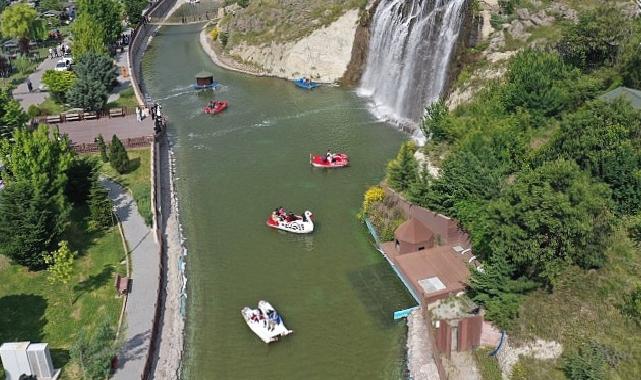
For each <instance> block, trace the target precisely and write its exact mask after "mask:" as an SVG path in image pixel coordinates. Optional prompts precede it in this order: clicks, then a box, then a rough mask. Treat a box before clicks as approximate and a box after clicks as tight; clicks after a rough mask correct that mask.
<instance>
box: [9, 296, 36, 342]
mask: <svg viewBox="0 0 641 380" xmlns="http://www.w3.org/2000/svg"><path fill="white" fill-rule="evenodd" d="M46 310H47V300H45V299H44V298H43V297H41V296H38V295H35V294H14V295H10V296H4V297H2V298H0V343H2V342H21V341H31V342H42V339H43V335H44V333H43V330H44V327H45V325H46V324H47V320H46V318H45V317H44V315H45V311H46Z"/></svg>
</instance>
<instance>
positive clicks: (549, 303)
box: [510, 232, 641, 380]
mask: <svg viewBox="0 0 641 380" xmlns="http://www.w3.org/2000/svg"><path fill="white" fill-rule="evenodd" d="M607 255H608V259H609V261H608V263H607V264H606V266H605V267H604V268H602V269H599V270H590V271H584V270H581V269H578V268H571V269H569V270H567V271H566V272H565V273H564V274H562V275H561V276H560V278H559V280H558V283H556V284H555V287H554V290H553V291H552V292H551V293H548V292H545V291H537V292H534V293H532V294H531V295H529V296H528V297H527V298H526V300H525V302H524V304H523V305H522V307H521V310H520V317H519V318H518V319H517V320H516V322H515V328H513V331H511V332H510V335H511V338H512V339H513V341H518V340H526V339H531V338H533V337H540V338H543V339H547V340H555V341H557V342H560V343H561V344H562V345H563V347H564V350H566V351H568V350H570V351H573V350H576V348H577V347H578V346H579V345H581V344H582V343H584V342H589V341H592V342H597V343H599V344H601V345H604V346H606V347H608V348H609V349H611V350H614V351H615V352H616V353H617V354H618V355H620V358H621V360H620V362H619V363H618V365H616V366H615V367H614V368H610V369H609V373H608V378H613V379H637V378H638V375H639V373H641V329H640V328H639V327H638V326H636V325H634V324H633V323H631V322H630V321H628V320H626V318H624V317H623V316H622V315H621V313H620V311H619V309H618V305H619V304H620V303H621V302H622V295H623V294H627V293H629V292H630V291H631V290H632V289H634V287H635V286H637V285H641V278H640V277H639V272H640V271H641V249H640V248H639V247H638V246H635V245H634V244H633V243H632V242H630V240H629V239H628V238H627V237H626V236H625V234H624V233H623V232H618V233H617V234H616V235H615V236H614V238H613V239H612V244H611V246H610V248H609V249H608V252H607ZM519 367H521V368H519V372H522V374H523V376H524V378H527V379H534V380H536V379H557V378H559V379H562V378H563V374H562V372H561V369H560V364H559V363H553V362H543V361H537V360H527V361H524V360H522V361H521V362H520V363H519Z"/></svg>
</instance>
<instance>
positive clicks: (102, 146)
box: [96, 133, 109, 163]
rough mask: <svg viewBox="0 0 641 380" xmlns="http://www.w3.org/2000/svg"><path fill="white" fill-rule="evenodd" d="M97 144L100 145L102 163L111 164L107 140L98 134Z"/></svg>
mask: <svg viewBox="0 0 641 380" xmlns="http://www.w3.org/2000/svg"><path fill="white" fill-rule="evenodd" d="M96 144H98V150H99V151H100V158H101V159H102V162H105V163H107V162H109V156H107V144H105V139H104V138H103V137H102V134H100V133H99V134H98V137H96Z"/></svg>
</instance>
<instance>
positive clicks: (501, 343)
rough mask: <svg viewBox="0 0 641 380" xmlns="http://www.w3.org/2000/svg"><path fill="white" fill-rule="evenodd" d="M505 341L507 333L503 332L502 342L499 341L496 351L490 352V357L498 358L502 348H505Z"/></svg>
mask: <svg viewBox="0 0 641 380" xmlns="http://www.w3.org/2000/svg"><path fill="white" fill-rule="evenodd" d="M504 340H505V331H501V340H500V341H499V345H498V346H496V348H495V349H494V351H492V352H490V356H496V354H498V353H499V351H500V350H501V347H503V341H504Z"/></svg>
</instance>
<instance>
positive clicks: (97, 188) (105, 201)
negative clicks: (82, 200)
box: [89, 181, 114, 229]
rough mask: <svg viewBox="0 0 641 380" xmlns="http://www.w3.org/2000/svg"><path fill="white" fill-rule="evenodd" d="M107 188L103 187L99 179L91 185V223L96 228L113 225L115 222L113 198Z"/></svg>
mask: <svg viewBox="0 0 641 380" xmlns="http://www.w3.org/2000/svg"><path fill="white" fill-rule="evenodd" d="M108 194H109V193H108V192H107V189H105V188H104V187H102V185H100V184H99V183H98V181H94V182H93V184H92V186H91V195H90V196H89V211H90V213H91V224H92V227H93V228H95V229H101V228H107V227H111V226H113V224H114V218H113V211H112V205H111V200H110V199H109V196H108Z"/></svg>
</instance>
